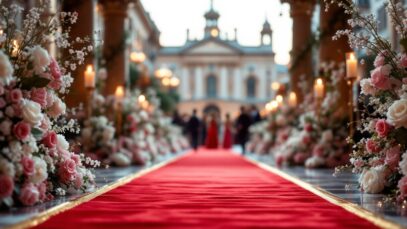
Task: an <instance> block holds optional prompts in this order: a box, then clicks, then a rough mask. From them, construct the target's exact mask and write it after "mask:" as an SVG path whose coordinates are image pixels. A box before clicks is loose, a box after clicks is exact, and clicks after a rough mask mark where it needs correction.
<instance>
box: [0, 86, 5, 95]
mask: <svg viewBox="0 0 407 229" xmlns="http://www.w3.org/2000/svg"><path fill="white" fill-rule="evenodd" d="M4 91H5V89H4V87H3V85H0V95H3V94H4Z"/></svg>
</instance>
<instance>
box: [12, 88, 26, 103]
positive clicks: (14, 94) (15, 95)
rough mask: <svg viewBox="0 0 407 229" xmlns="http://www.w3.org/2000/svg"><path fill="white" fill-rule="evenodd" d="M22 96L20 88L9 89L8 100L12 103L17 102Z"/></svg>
mask: <svg viewBox="0 0 407 229" xmlns="http://www.w3.org/2000/svg"><path fill="white" fill-rule="evenodd" d="M22 98H23V93H22V92H21V90H20V89H13V90H11V91H10V101H11V102H13V103H18V102H20V101H21V99H22Z"/></svg>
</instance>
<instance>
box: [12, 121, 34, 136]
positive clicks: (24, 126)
mask: <svg viewBox="0 0 407 229" xmlns="http://www.w3.org/2000/svg"><path fill="white" fill-rule="evenodd" d="M13 133H14V135H15V136H16V137H17V139H18V140H21V141H23V140H25V139H27V137H28V136H29V135H30V133H31V126H30V124H28V123H26V122H23V121H21V122H19V123H17V124H16V125H14V128H13Z"/></svg>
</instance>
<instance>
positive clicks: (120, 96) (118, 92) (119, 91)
mask: <svg viewBox="0 0 407 229" xmlns="http://www.w3.org/2000/svg"><path fill="white" fill-rule="evenodd" d="M114 96H115V99H116V102H118V103H121V102H122V101H123V98H124V88H123V86H117V88H116V92H115V93H114Z"/></svg>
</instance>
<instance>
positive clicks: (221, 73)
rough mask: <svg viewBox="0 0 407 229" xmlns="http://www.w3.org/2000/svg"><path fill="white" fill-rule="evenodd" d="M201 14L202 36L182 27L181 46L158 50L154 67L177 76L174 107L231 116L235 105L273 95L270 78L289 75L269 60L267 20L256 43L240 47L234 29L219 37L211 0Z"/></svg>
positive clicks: (281, 78) (275, 79) (271, 57)
mask: <svg viewBox="0 0 407 229" xmlns="http://www.w3.org/2000/svg"><path fill="white" fill-rule="evenodd" d="M204 17H205V20H206V26H205V28H204V37H203V38H202V39H199V40H198V39H190V37H189V31H187V40H186V42H185V44H184V45H183V46H177V47H162V48H161V49H160V51H159V52H158V57H157V62H156V65H157V67H163V66H165V67H167V68H170V69H171V70H172V72H173V73H174V74H175V75H177V76H178V77H179V78H180V86H179V87H178V89H177V90H178V92H179V94H180V98H181V101H180V103H179V105H178V110H179V112H180V113H181V114H183V113H188V114H190V113H191V112H192V110H193V109H194V108H195V109H197V110H198V112H204V113H205V112H211V111H215V112H219V113H220V114H221V115H222V116H223V115H224V114H226V113H230V114H231V115H232V116H235V115H237V114H238V111H239V107H240V106H241V105H252V104H253V105H257V106H258V107H259V108H260V107H263V105H264V104H265V103H266V102H268V101H269V100H270V99H271V98H272V97H273V96H274V92H273V91H272V90H271V87H270V85H271V83H272V82H280V83H283V84H285V83H287V82H288V80H289V79H288V74H287V69H286V67H285V66H282V65H278V64H276V63H275V61H274V56H275V54H274V52H273V45H272V35H273V31H272V29H271V26H270V23H269V22H268V21H267V20H266V21H265V22H264V24H263V27H262V29H261V31H260V33H259V35H260V38H261V39H260V44H259V45H258V46H244V45H241V44H240V43H239V42H238V40H237V31H236V30H235V37H234V38H233V39H229V38H223V37H221V36H220V34H221V33H220V28H219V26H218V19H219V17H220V14H219V13H218V12H217V11H215V10H214V8H213V6H212V4H211V7H210V10H209V11H207V12H206V13H205V15H204Z"/></svg>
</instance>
